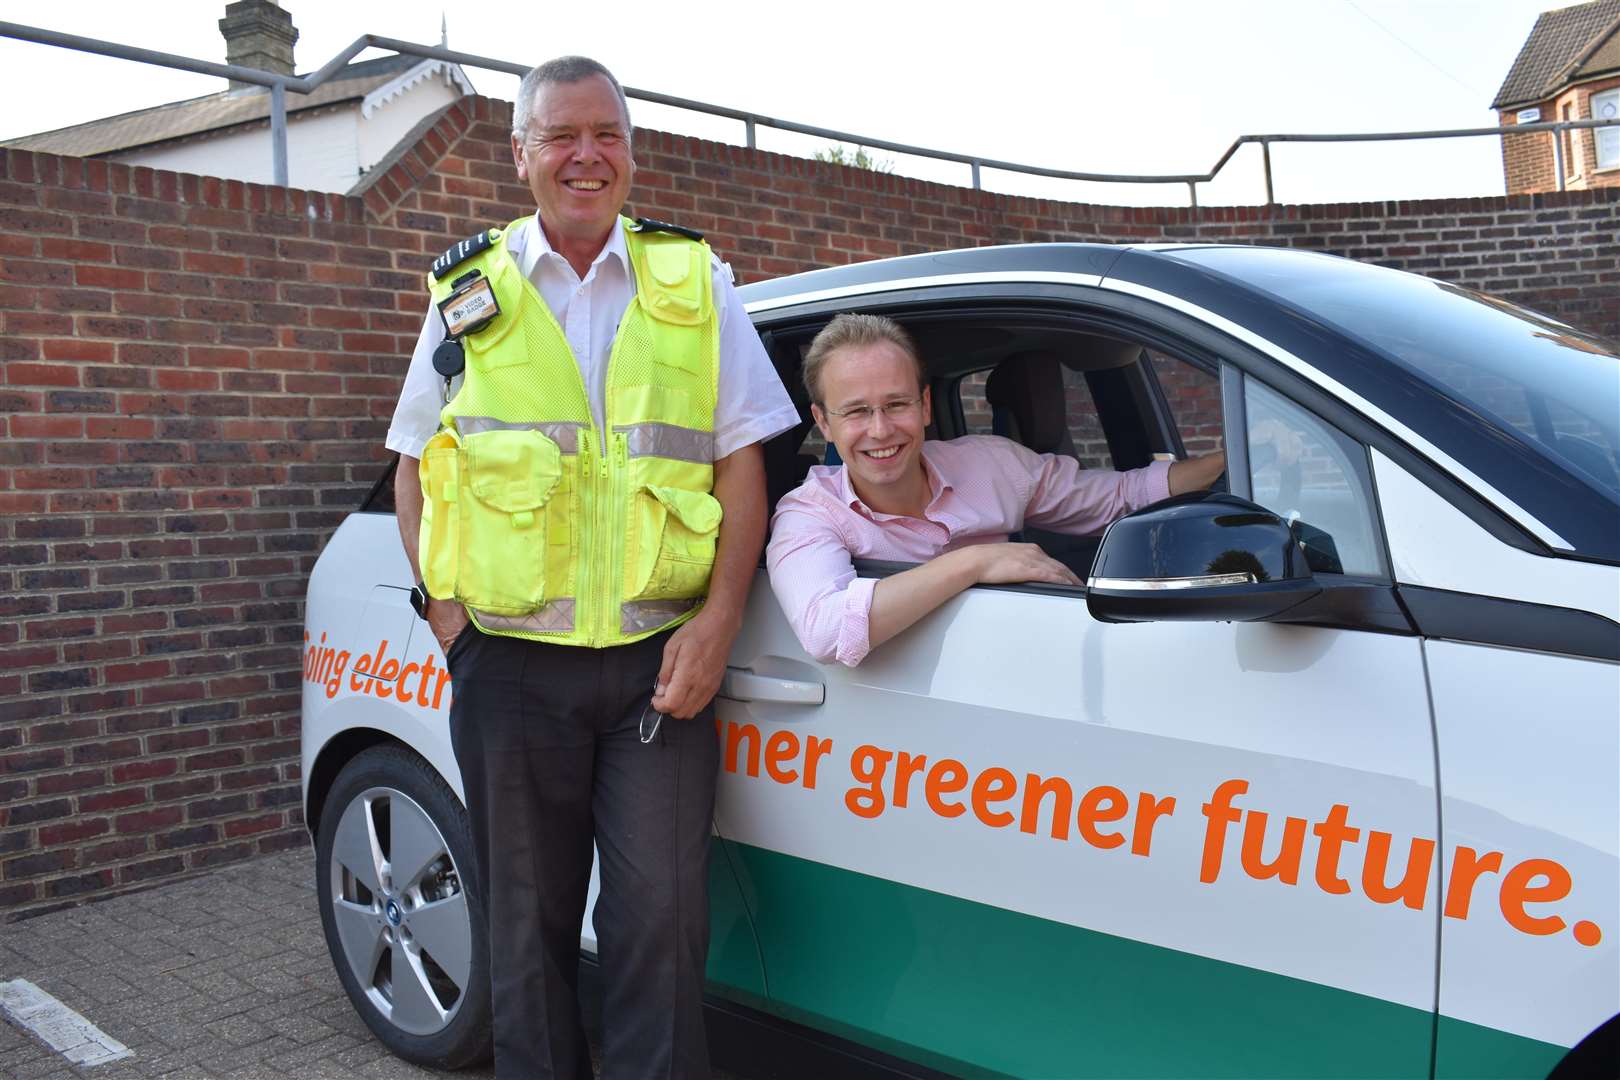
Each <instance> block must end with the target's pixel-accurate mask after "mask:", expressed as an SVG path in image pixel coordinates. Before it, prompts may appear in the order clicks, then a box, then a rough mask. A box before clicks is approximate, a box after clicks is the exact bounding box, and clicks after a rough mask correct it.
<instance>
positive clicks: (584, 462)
mask: <svg viewBox="0 0 1620 1080" xmlns="http://www.w3.org/2000/svg"><path fill="white" fill-rule="evenodd" d="M595 442H596V429H595V428H594V427H593V428H590V429H588V430H581V431H580V433H579V452H578V453H577V454H575V455H574V457H575V464H576V465H577V466H578V469H579V504H580V505H579V547H580V550H581V551H587V552H589V551H595V550H596V529H595V528H594V525H595V523H596V504H597V501H598V499H599V498H600V496H599V495H598V493H597V491H596V485H595V484H593V483H591V482H589V478H588V475H587V470H592V469H595V468H596V456H595V455H593V454H592V453H591V449H592V444H593V443H595ZM595 568H596V560H595V559H588V558H587V559H581V560H579V581H578V582H577V583H576V584H575V588H574V598H575V603H574V632H575V633H576V634H577V633H580V632H581V631H583V632H584V633H585V635H586V641H587V643H588V644H594V643H595V640H596V627H595V625H594V624H593V622H592V620H593V619H594V618H595V612H594V610H593V608H594V607H595V604H594V603H592V601H591V596H592V593H591V589H592V588H593V587H594V586H595V584H596V575H595V574H594V573H593V571H594V570H595Z"/></svg>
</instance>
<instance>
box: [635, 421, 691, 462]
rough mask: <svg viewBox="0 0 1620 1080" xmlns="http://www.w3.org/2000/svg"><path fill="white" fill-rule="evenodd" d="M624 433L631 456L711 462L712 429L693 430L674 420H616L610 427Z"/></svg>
mask: <svg viewBox="0 0 1620 1080" xmlns="http://www.w3.org/2000/svg"><path fill="white" fill-rule="evenodd" d="M613 430H614V431H616V432H622V433H623V434H624V435H625V436H626V446H628V448H629V452H630V456H631V457H662V458H671V459H673V460H675V461H693V462H696V463H698V464H699V465H711V464H713V463H714V432H712V431H694V430H693V429H691V428H683V427H676V426H675V425H674V424H660V423H657V422H656V421H655V422H653V423H648V424H616V425H614V428H613Z"/></svg>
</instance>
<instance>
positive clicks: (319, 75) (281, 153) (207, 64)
mask: <svg viewBox="0 0 1620 1080" xmlns="http://www.w3.org/2000/svg"><path fill="white" fill-rule="evenodd" d="M0 37H9V38H16V39H17V40H19V41H31V42H35V43H37V44H40V45H54V46H57V47H59V48H64V49H74V50H76V51H78V52H87V53H96V54H99V55H101V56H111V57H115V58H117V59H120V60H133V61H136V62H137V63H142V64H154V65H156V66H158V67H167V68H175V69H177V70H180V71H192V72H197V73H198V74H202V75H216V76H218V77H220V78H222V79H234V80H236V81H237V82H244V83H252V84H254V85H257V86H264V87H267V88H268V89H269V91H270V160H271V173H272V176H273V177H274V182H275V184H276V185H277V186H280V187H285V186H287V92H288V91H291V92H293V93H295V94H308V93H311V92H313V91H314V90H315V89H316V88H318V87H319V86H321V85H322V84H323V83H325V82H327V81H329V80H331V79H332V78H333V77H334V76H336V75H338V74H339V73H340V72H341V71H342V70H343V68H344V67H345V66H347V64H348V63H349V61H350V60H352V59H353V58H354V57H355V56H356V55H358V54H359V53H361V52H364V51H365V50H366V49H371V48H377V49H390V50H392V51H394V52H396V53H401V54H404V55H407V56H419V57H422V58H423V59H427V60H443V61H446V62H448V63H452V64H459V65H462V66H463V67H476V68H483V69H485V70H487V71H498V72H501V73H502V74H506V75H517V76H522V75H523V74H525V73H526V72H527V71H528V70H529V66H528V65H525V64H514V63H511V62H509V61H506V60H496V59H494V58H492V57H488V56H479V55H477V54H474V53H466V52H460V51H458V50H455V49H447V48H443V47H441V46H437V45H420V44H417V43H416V42H413V41H400V40H399V39H397V38H389V37H379V36H377V35H376V34H362V35H361V36H360V37H357V38H355V39H354V41H353V42H352V43H351V44H350V45H349V46H348V47H347V48H345V49H343V50H342V51H340V52H339V53H338V54H337V55H336V56H334V57H332V59H330V60H328V61H327V62H326V63H325V64H324V65H322V66H321V68H320V69H319V70H317V71H314V72H312V73H310V74H308V75H305V76H303V77H302V78H297V77H294V76H291V75H278V74H274V73H272V72H268V71H261V70H260V69H258V68H249V67H242V66H240V65H237V64H218V63H214V62H212V61H208V60H196V59H192V58H191V57H187V56H176V55H175V54H173V53H166V52H157V51H155V50H152V49H142V48H137V47H135V46H132V45H122V44H119V43H118V42H114V41H100V40H98V39H96V38H87V37H80V36H79V35H77V34H64V33H60V32H58V31H55V30H45V29H42V28H40V27H37V26H23V25H21V24H19V23H11V22H0ZM624 92H625V95H626V96H627V97H632V98H635V99H636V100H637V101H647V102H652V103H653V104H657V105H667V106H671V107H673V108H677V109H685V110H687V111H690V112H698V113H704V114H706V115H709V116H719V117H723V118H726V119H729V120H737V121H740V122H741V123H742V124H743V133H744V138H745V140H746V144H747V146H748V148H749V149H750V150H752V149H754V148H755V145H756V144H755V135H756V130H757V129H758V128H760V127H768V128H772V129H774V130H777V131H788V132H793V133H794V134H798V135H811V136H815V137H817V138H822V139H831V140H833V141H834V142H838V143H845V142H848V143H853V144H855V145H856V146H859V147H872V148H874V149H878V150H888V151H891V152H893V153H897V154H907V155H910V156H914V157H923V158H931V159H933V160H936V161H951V162H957V163H959V164H963V165H967V166H968V167H969V168H970V169H971V171H972V182H973V187H974V189H975V190H978V189H980V188H981V186H982V185H981V176H980V173H981V170H983V169H995V170H998V171H1000V172H1011V173H1020V174H1023V175H1026V176H1044V177H1051V178H1053V179H1058V180H1079V181H1084V182H1089V183H1105V184H1186V185H1187V194H1188V199H1189V202H1190V204H1191V205H1192V206H1193V207H1197V206H1198V185H1199V184H1205V183H1209V182H1210V181H1212V180H1214V179H1215V177H1216V176H1217V175H1218V174H1219V173H1220V171H1221V170H1222V169H1223V168H1225V167H1226V164H1227V162H1229V161H1231V160H1232V156H1233V155H1234V154H1236V153H1237V152H1238V151H1239V150H1240V149H1242V148H1243V147H1244V146H1247V145H1249V144H1252V143H1258V144H1259V146H1260V151H1261V162H1262V167H1263V169H1264V172H1265V183H1266V202H1267V204H1272V203H1275V202H1276V201H1277V200H1276V193H1275V188H1274V186H1273V181H1272V169H1271V147H1272V145H1273V144H1276V143H1323V142H1404V141H1408V140H1412V139H1455V138H1467V137H1470V136H1484V135H1529V134H1533V133H1536V132H1542V131H1550V132H1553V133H1554V135H1553V156H1554V163H1555V173H1556V175H1557V179H1558V190H1559V191H1563V190H1564V189H1565V185H1566V182H1567V180H1566V175H1565V174H1566V166H1565V162H1564V138H1563V135H1562V133H1563V132H1565V131H1570V130H1578V129H1584V128H1601V127H1609V126H1613V125H1620V119H1615V120H1560V121H1548V122H1545V123H1535V124H1517V125H1511V126H1505V127H1482V128H1453V129H1449V130H1444V131H1386V132H1377V133H1367V134H1340V135H1291V134H1275V135H1240V136H1238V137H1237V138H1236V139H1234V140H1233V141H1232V145H1231V146H1229V147H1227V148H1226V152H1225V153H1224V154H1222V155H1221V156H1220V158H1219V160H1217V161H1216V162H1215V164H1214V166H1213V167H1212V168H1210V170H1209V171H1208V172H1203V173H1177V174H1169V175H1152V176H1150V175H1141V174H1132V173H1093V172H1077V171H1075V170H1072V169H1049V168H1045V167H1042V166H1039V165H1025V164H1021V163H1019V162H1015V161H1001V160H998V159H996V158H987V157H983V156H979V155H974V154H958V153H953V152H951V151H947V150H934V149H930V148H928V147H923V146H912V145H909V144H907V143H900V142H893V141H890V140H888V139H872V138H867V137H866V136H863V135H856V134H854V133H852V132H848V131H839V130H837V129H834V128H824V127H817V126H816V125H814V124H800V123H796V122H794V121H791V120H782V119H778V118H777V117H772V116H765V115H762V114H760V113H755V112H749V111H747V110H744V109H731V108H727V107H725V106H723V105H710V104H708V103H706V102H701V101H692V100H690V99H687V98H680V97H675V96H673V95H670V94H660V93H657V92H655V91H652V90H638V89H636V88H634V87H629V86H626V87H624Z"/></svg>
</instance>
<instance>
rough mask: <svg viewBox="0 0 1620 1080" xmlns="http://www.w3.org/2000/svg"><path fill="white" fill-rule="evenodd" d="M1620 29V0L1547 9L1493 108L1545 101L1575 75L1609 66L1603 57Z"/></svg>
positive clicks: (1599, 70) (1582, 74) (1492, 104)
mask: <svg viewBox="0 0 1620 1080" xmlns="http://www.w3.org/2000/svg"><path fill="white" fill-rule="evenodd" d="M1616 31H1620V0H1594V2H1593V3H1589V4H1577V5H1576V6H1575V7H1567V8H1560V9H1559V10H1557V11H1544V12H1542V13H1541V15H1540V17H1539V18H1537V19H1536V25H1535V28H1534V29H1532V30H1531V31H1530V36H1529V37H1528V38H1526V39H1525V42H1524V46H1523V47H1522V48H1521V49H1519V55H1518V58H1517V59H1515V60H1514V61H1513V67H1512V68H1510V69H1509V70H1508V74H1507V78H1506V79H1504V80H1503V82H1502V89H1500V90H1498V91H1497V92H1496V100H1495V101H1493V102H1491V108H1493V109H1506V108H1511V107H1513V106H1515V105H1527V104H1529V103H1531V102H1535V101H1543V100H1545V99H1547V98H1549V97H1551V96H1552V95H1553V94H1555V93H1557V92H1558V91H1559V90H1562V89H1563V88H1564V87H1565V86H1567V85H1568V84H1569V83H1570V82H1571V81H1572V80H1574V79H1575V78H1577V77H1580V76H1585V75H1595V74H1598V73H1599V72H1601V71H1603V70H1604V69H1605V68H1606V67H1608V66H1609V65H1608V64H1606V63H1604V62H1603V61H1604V60H1606V59H1608V52H1609V50H1608V49H1606V48H1605V47H1604V46H1605V43H1607V42H1608V41H1609V40H1610V38H1611V37H1612V36H1613V35H1614V34H1615V33H1616ZM1593 61H1597V63H1593Z"/></svg>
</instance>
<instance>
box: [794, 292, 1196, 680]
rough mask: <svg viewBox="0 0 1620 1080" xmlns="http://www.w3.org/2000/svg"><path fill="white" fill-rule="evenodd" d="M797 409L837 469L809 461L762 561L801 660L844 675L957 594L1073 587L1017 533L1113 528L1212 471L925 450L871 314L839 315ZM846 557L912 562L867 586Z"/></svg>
mask: <svg viewBox="0 0 1620 1080" xmlns="http://www.w3.org/2000/svg"><path fill="white" fill-rule="evenodd" d="M804 382H805V388H806V389H807V390H808V391H809V394H810V401H811V406H810V410H811V413H812V415H813V416H814V417H815V421H816V425H817V426H818V427H819V428H820V429H821V433H822V434H823V435H824V436H826V438H827V441H828V442H830V443H832V444H833V445H834V446H836V447H837V448H838V454H839V456H840V457H841V458H842V459H843V464H842V465H837V466H827V465H820V466H816V467H814V468H812V469H811V470H810V474H809V476H808V477H807V478H806V479H805V482H804V483H803V484H802V485H800V486H799V487H798V488H796V489H794V490H793V491H791V492H789V493H788V494H787V495H786V496H784V497H783V498H782V501H781V502H780V503H778V504H777V508H776V513H775V515H774V517H773V518H772V520H771V541H770V545H769V547H768V548H767V550H766V562H767V565H768V566H769V568H770V573H771V587H772V589H774V590H775V592H776V598H777V600H778V601H779V602H780V603H781V605H782V610H783V611H784V612H785V613H786V614H787V618H788V622H789V623H790V624H792V626H793V630H794V632H795V633H796V634H798V636H799V642H800V644H802V645H803V646H804V649H805V651H806V652H808V653H809V654H810V655H811V656H814V657H816V658H817V659H818V660H822V661H829V660H838V661H839V662H840V663H843V664H847V665H849V666H850V667H854V666H855V665H856V664H859V663H860V662H861V661H862V660H863V659H864V658H865V657H866V654H867V653H868V652H870V651H871V650H872V649H873V648H875V647H876V646H878V645H881V644H882V643H883V642H885V641H887V640H888V639H889V638H892V637H894V636H895V635H896V634H898V633H899V632H900V631H902V630H904V629H905V628H906V627H908V626H910V625H911V624H912V623H914V622H916V621H917V620H918V619H920V618H922V617H923V616H924V615H926V614H928V613H929V612H930V611H932V610H934V608H936V607H938V606H939V605H940V604H942V603H944V602H945V601H946V600H948V599H950V598H951V597H952V596H955V595H956V594H957V593H959V592H961V591H962V590H963V589H966V588H967V587H969V586H970V585H976V584H991V583H1009V582H1023V581H1040V582H1048V583H1052V584H1057V585H1076V586H1077V585H1079V584H1080V580H1079V579H1078V578H1077V577H1075V575H1074V574H1073V572H1071V571H1070V570H1069V568H1068V567H1066V566H1064V565H1063V564H1062V563H1060V562H1058V561H1057V560H1056V559H1053V558H1051V557H1049V556H1048V555H1046V554H1045V553H1044V552H1043V551H1041V549H1040V548H1039V547H1037V546H1036V545H1034V544H1010V543H1007V542H1006V541H1007V537H1008V535H1009V534H1010V533H1012V532H1014V531H1016V530H1018V529H1022V528H1023V527H1024V526H1025V525H1036V526H1040V527H1042V528H1045V529H1049V530H1052V531H1054V532H1063V533H1072V534H1077V535H1086V534H1095V533H1097V532H1100V531H1101V530H1102V529H1103V528H1105V527H1106V526H1107V525H1108V524H1109V523H1110V522H1112V521H1113V520H1114V519H1115V518H1118V517H1121V516H1123V515H1125V514H1128V513H1130V512H1131V511H1133V510H1136V509H1139V508H1140V507H1143V506H1146V505H1148V504H1150V503H1154V502H1158V501H1159V500H1160V499H1163V498H1166V497H1168V496H1170V495H1178V494H1180V493H1182V492H1184V491H1196V490H1198V489H1200V488H1207V487H1208V486H1209V485H1210V484H1211V483H1213V482H1214V480H1215V478H1216V477H1218V476H1220V474H1221V472H1222V471H1223V470H1224V469H1225V468H1226V459H1225V455H1223V454H1221V453H1219V452H1217V453H1214V454H1208V455H1205V456H1203V457H1198V458H1192V459H1189V460H1186V461H1177V462H1173V463H1172V462H1163V461H1158V462H1154V463H1153V464H1151V465H1148V466H1146V467H1145V468H1141V469H1132V470H1131V471H1129V472H1109V471H1102V470H1082V469H1081V468H1080V463H1079V462H1078V461H1076V460H1075V459H1073V458H1071V457H1067V456H1059V455H1053V454H1037V453H1036V452H1035V451H1033V450H1030V449H1028V448H1026V447H1024V446H1021V445H1019V444H1018V443H1015V442H1013V441H1012V440H1010V439H1003V438H1000V437H998V436H994V435H969V436H965V437H963V438H960V439H952V440H950V441H948V442H941V441H938V440H934V441H925V440H924V438H923V429H924V428H926V427H927V426H928V423H929V418H930V402H929V399H928V388H927V386H926V385H925V374H924V369H923V364H922V359H921V357H920V356H919V355H918V353H917V346H916V343H915V342H914V341H912V339H911V335H910V334H908V333H907V332H906V331H905V330H904V329H903V328H902V327H901V326H900V324H898V323H896V322H894V321H893V320H892V319H886V318H884V317H882V316H880V315H849V314H846V315H839V316H838V317H836V318H834V319H833V320H832V322H830V323H828V324H827V326H826V327H825V328H823V329H822V331H821V333H819V334H817V335H816V338H815V340H814V341H813V342H811V344H810V351H809V353H808V354H807V355H806V357H805V363H804ZM853 559H883V560H890V561H896V562H915V563H921V564H922V565H920V566H917V567H914V568H913V569H910V570H907V571H905V572H903V573H899V574H894V575H892V576H890V577H886V578H883V579H881V580H877V579H873V578H860V577H856V576H855V569H854V566H853V565H852V563H851V560H853Z"/></svg>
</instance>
